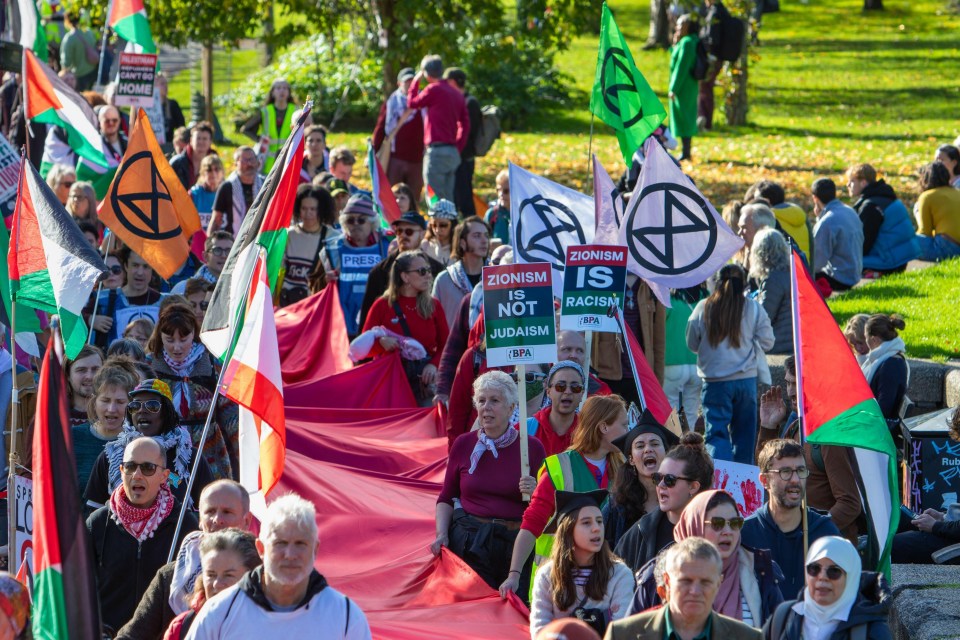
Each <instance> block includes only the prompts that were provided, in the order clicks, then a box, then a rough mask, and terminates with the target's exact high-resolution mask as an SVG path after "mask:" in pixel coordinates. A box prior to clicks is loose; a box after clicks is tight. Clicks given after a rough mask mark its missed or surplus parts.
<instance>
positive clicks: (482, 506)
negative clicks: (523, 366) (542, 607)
mask: <svg viewBox="0 0 960 640" xmlns="http://www.w3.org/2000/svg"><path fill="white" fill-rule="evenodd" d="M518 400H519V398H518V395H517V385H516V383H515V382H514V381H513V378H511V377H510V375H509V374H506V373H504V372H503V371H488V372H486V373H484V374H483V375H481V376H480V377H479V378H477V379H476V380H475V381H474V383H473V403H474V405H475V406H476V408H477V420H478V422H479V424H480V428H479V430H477V431H471V432H468V433H464V434H462V435H460V436H459V437H458V438H457V439H456V440H455V441H454V443H453V447H451V449H450V457H449V460H448V461H447V473H446V476H445V477H444V479H443V489H441V491H440V496H439V497H438V498H437V537H436V540H434V542H433V544H432V545H431V546H430V550H431V551H433V553H434V554H435V555H440V549H441V547H448V548H449V549H450V550H451V551H453V552H454V553H455V554H457V555H458V556H460V557H461V558H463V560H464V561H465V562H466V563H467V564H468V565H470V567H472V568H473V570H474V571H476V572H477V574H478V575H479V576H480V577H481V578H483V579H484V580H485V581H486V583H487V584H489V585H490V586H491V587H493V588H494V589H496V588H497V587H499V586H500V583H501V582H503V581H504V580H506V579H507V577H508V575H509V573H510V553H511V551H512V549H513V543H514V540H516V538H517V534H518V533H519V532H520V520H521V518H522V517H523V511H524V508H525V507H526V503H525V502H524V501H523V494H524V493H527V494H529V493H532V492H533V490H534V489H535V488H536V486H537V482H536V480H534V478H533V477H532V476H530V475H521V472H520V432H519V431H517V430H516V429H515V428H514V427H513V426H511V425H510V415H511V414H512V413H513V410H514V408H516V406H517V402H518ZM527 447H528V451H529V459H530V469H539V468H540V466H541V465H542V464H543V461H544V459H545V458H546V454H545V453H544V451H543V445H542V444H540V441H539V440H537V439H536V438H534V437H532V436H528V437H527ZM517 573H520V574H521V582H525V583H529V580H530V566H529V563H528V564H527V565H526V566H524V568H523V569H522V571H517Z"/></svg>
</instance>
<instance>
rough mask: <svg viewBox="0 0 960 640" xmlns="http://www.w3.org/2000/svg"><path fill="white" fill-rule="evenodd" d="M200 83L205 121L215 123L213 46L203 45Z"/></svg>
mask: <svg viewBox="0 0 960 640" xmlns="http://www.w3.org/2000/svg"><path fill="white" fill-rule="evenodd" d="M200 82H201V84H202V85H203V111H204V119H205V120H206V121H207V122H213V44H210V43H207V44H204V45H203V55H202V57H201V59H200Z"/></svg>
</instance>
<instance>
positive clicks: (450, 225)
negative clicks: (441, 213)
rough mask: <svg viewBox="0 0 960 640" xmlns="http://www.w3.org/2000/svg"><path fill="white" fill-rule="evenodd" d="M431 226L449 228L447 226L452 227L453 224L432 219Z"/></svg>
mask: <svg viewBox="0 0 960 640" xmlns="http://www.w3.org/2000/svg"><path fill="white" fill-rule="evenodd" d="M433 226H435V227H436V228H437V229H449V228H450V227H452V226H453V225H452V224H450V223H449V222H436V221H434V223H433Z"/></svg>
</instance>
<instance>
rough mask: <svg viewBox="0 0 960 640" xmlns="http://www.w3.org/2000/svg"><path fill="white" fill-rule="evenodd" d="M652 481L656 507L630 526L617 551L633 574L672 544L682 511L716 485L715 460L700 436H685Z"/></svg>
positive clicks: (672, 450)
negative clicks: (714, 475) (714, 477)
mask: <svg viewBox="0 0 960 640" xmlns="http://www.w3.org/2000/svg"><path fill="white" fill-rule="evenodd" d="M651 479H652V480H653V483H654V485H655V486H656V488H657V507H656V508H655V509H653V510H652V511H650V512H649V513H647V514H646V515H644V516H643V517H641V518H640V520H638V521H637V524H635V525H633V526H632V527H630V528H629V529H628V530H627V532H626V533H625V534H624V535H623V537H622V538H620V541H619V542H618V543H617V546H616V549H615V552H616V554H617V555H618V556H620V557H621V558H623V560H624V562H626V563H627V565H628V566H629V567H630V568H631V569H633V570H634V571H639V570H640V569H641V568H643V566H644V565H645V564H647V563H648V562H649V561H650V560H651V559H652V558H654V557H656V555H657V554H658V553H660V551H662V550H663V549H664V548H665V547H667V546H669V545H670V544H671V543H672V542H673V540H674V538H673V529H674V526H675V525H676V524H677V522H679V521H680V515H681V514H682V513H683V510H684V509H685V508H686V506H687V505H688V504H689V503H690V501H691V500H693V497H694V496H696V495H697V494H698V493H700V492H701V491H707V490H708V489H710V488H711V487H712V486H713V460H712V459H711V458H710V456H709V455H708V454H707V450H706V448H705V447H704V445H703V438H702V437H701V436H700V434H698V433H695V432H687V433H685V434H683V437H682V438H680V443H679V444H677V445H676V446H674V447H673V448H672V449H670V451H668V452H667V454H666V455H665V456H664V458H663V462H661V463H660V468H659V469H658V470H657V471H656V472H655V473H654V474H653V475H652V476H651Z"/></svg>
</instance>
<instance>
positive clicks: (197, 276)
mask: <svg viewBox="0 0 960 640" xmlns="http://www.w3.org/2000/svg"><path fill="white" fill-rule="evenodd" d="M231 247H233V235H231V234H230V232H229V231H214V232H213V234H211V235H210V236H209V237H207V239H206V240H204V243H203V264H202V265H201V266H200V268H199V269H197V271H196V273H194V274H193V275H192V276H190V277H189V278H187V279H185V280H181V281H180V282H178V283H177V284H175V285H174V286H173V288H172V289H171V290H170V293H178V294H183V293H186V291H187V283H188V281H189V280H201V281H203V282H205V283H207V284H210V285H215V284H217V280H218V279H219V278H220V273H221V272H222V271H223V267H224V265H226V264H227V256H229V255H230V248H231Z"/></svg>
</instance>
